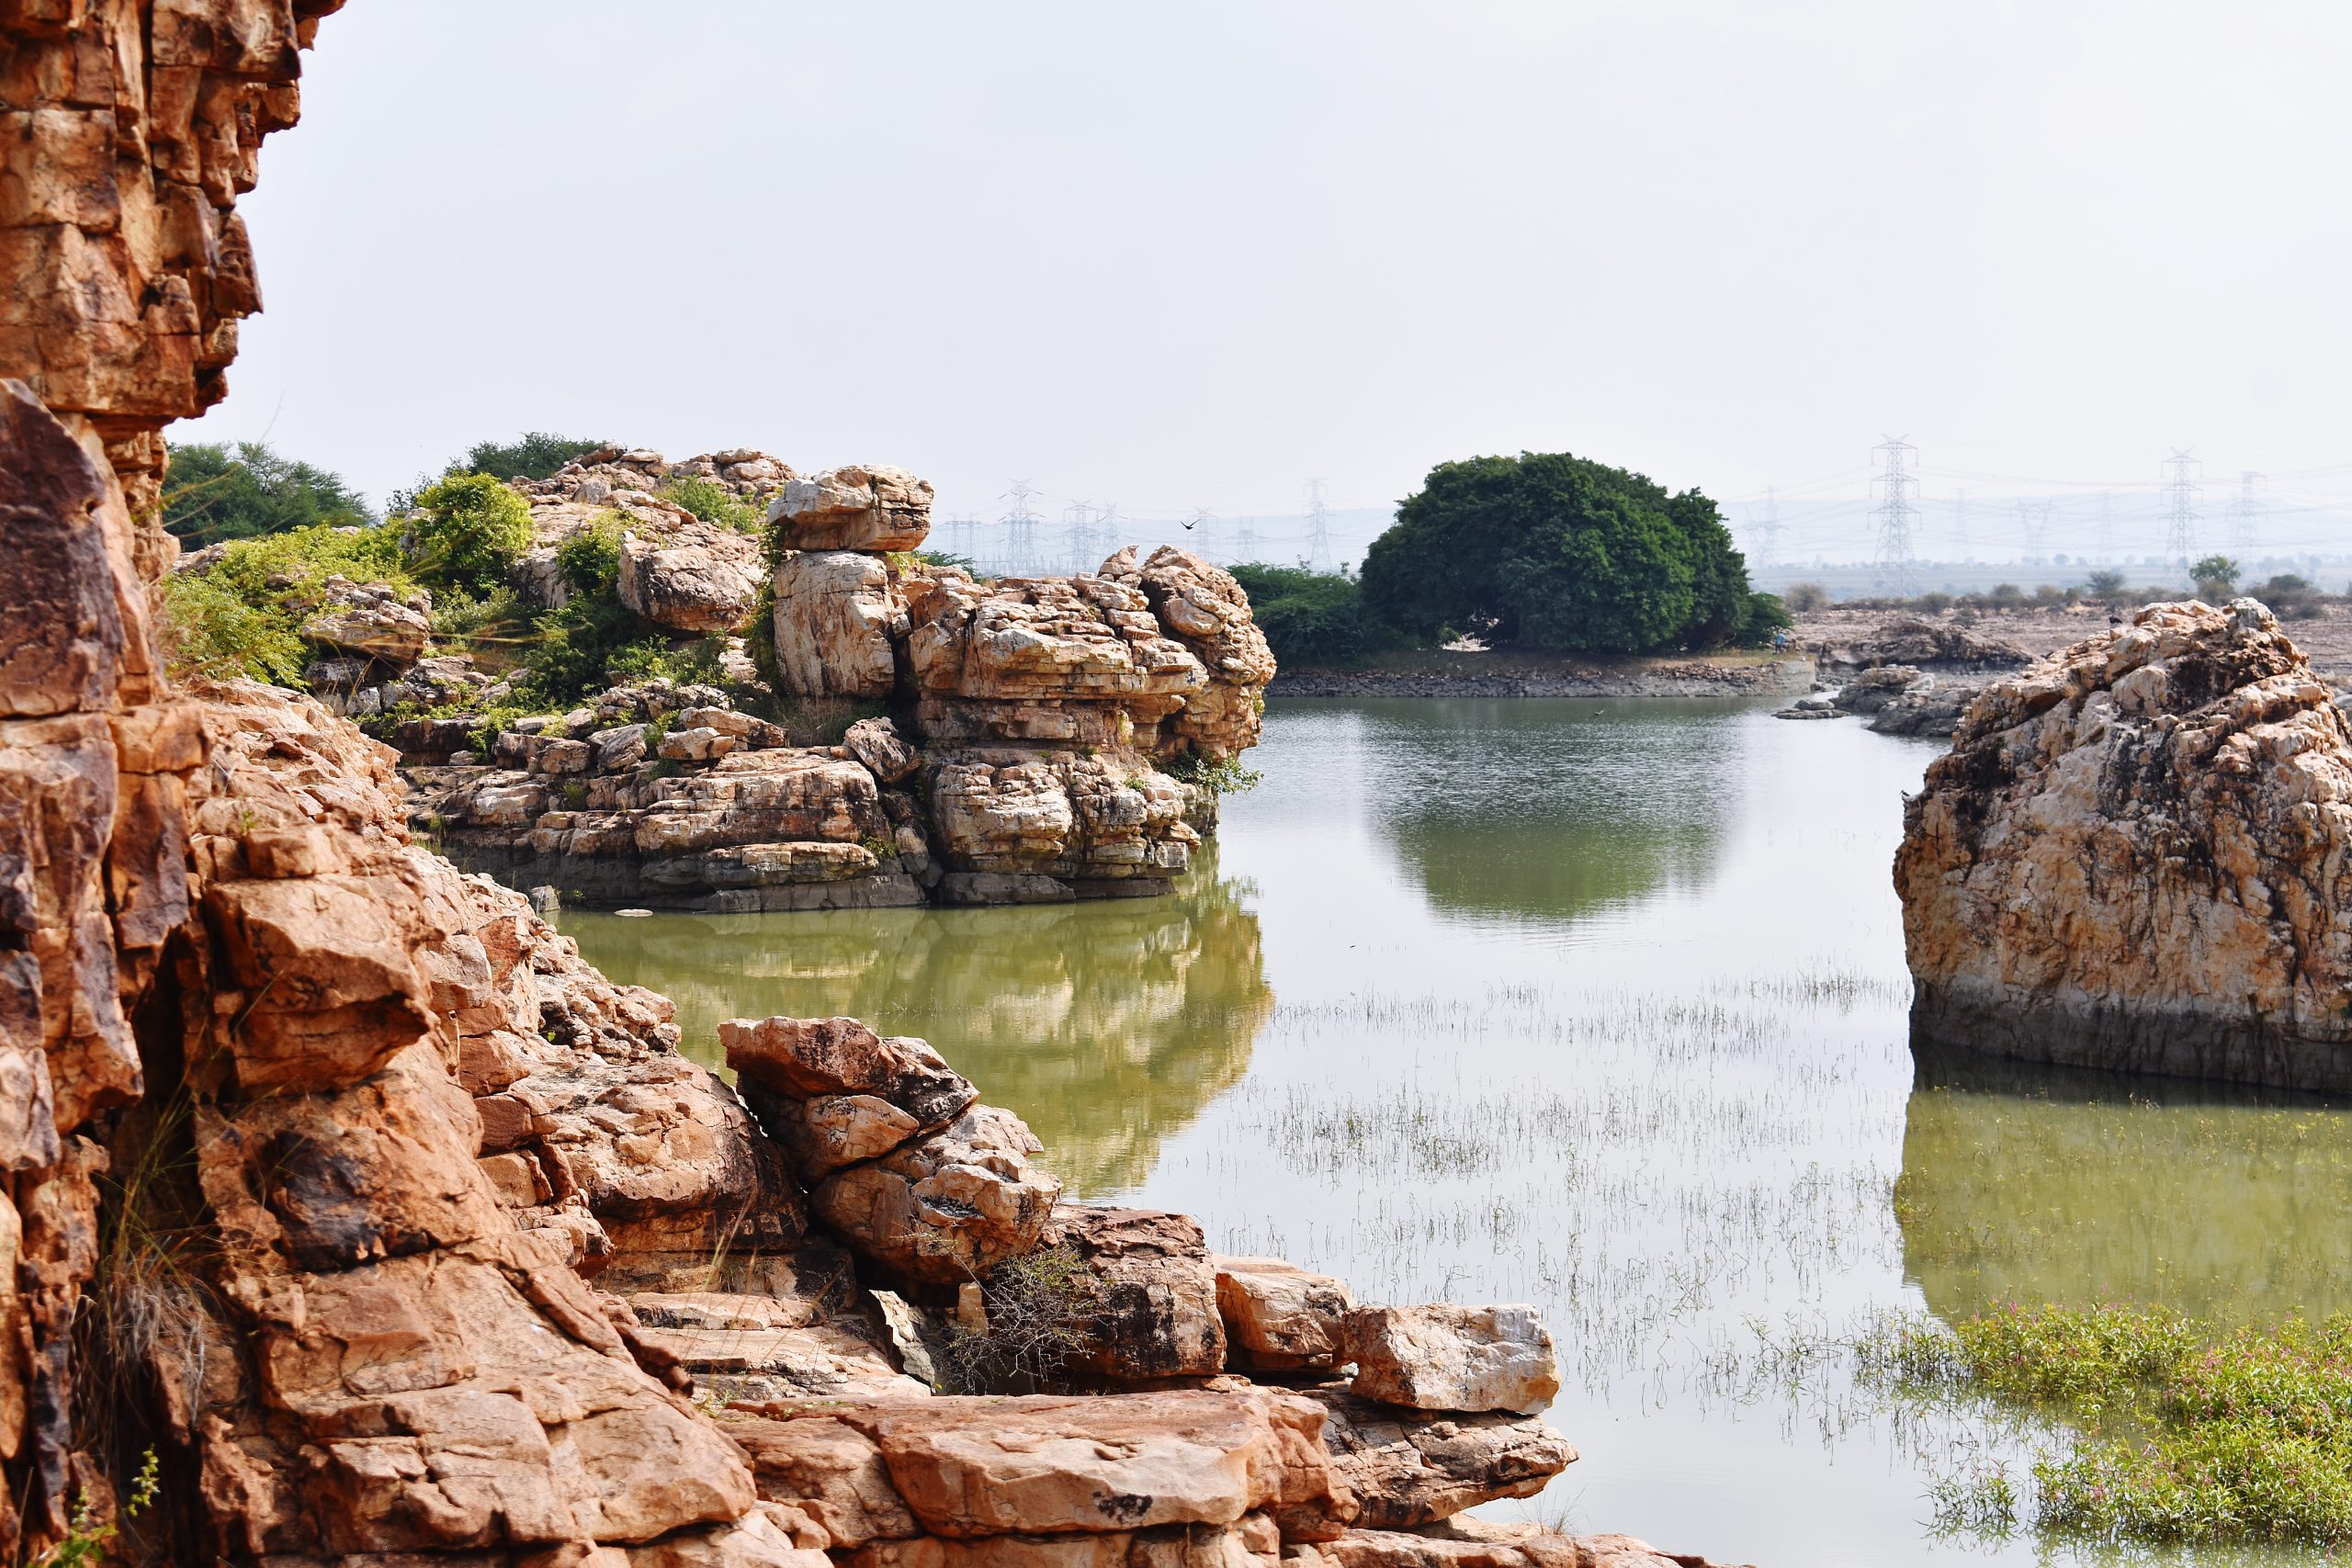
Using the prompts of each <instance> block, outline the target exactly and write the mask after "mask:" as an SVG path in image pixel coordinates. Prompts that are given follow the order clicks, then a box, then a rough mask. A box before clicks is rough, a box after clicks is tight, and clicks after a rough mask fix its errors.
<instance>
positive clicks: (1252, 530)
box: [1233, 517, 1258, 565]
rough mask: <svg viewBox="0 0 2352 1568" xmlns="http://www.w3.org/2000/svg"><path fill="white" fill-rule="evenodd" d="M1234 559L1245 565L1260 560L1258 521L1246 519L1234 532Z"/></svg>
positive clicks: (1252, 518) (1253, 518)
mask: <svg viewBox="0 0 2352 1568" xmlns="http://www.w3.org/2000/svg"><path fill="white" fill-rule="evenodd" d="M1233 558H1234V559H1235V560H1236V561H1238V562H1240V563H1242V564H1244V565H1247V564H1250V563H1252V562H1254V561H1256V560H1257V558H1258V520H1257V519H1256V518H1255V517H1244V518H1243V519H1242V520H1241V521H1240V522H1239V523H1238V524H1237V525H1235V527H1234V530H1233Z"/></svg>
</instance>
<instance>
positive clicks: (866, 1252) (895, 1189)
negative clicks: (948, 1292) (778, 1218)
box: [809, 1105, 1062, 1285]
mask: <svg viewBox="0 0 2352 1568" xmlns="http://www.w3.org/2000/svg"><path fill="white" fill-rule="evenodd" d="M1043 1147H1044V1146H1043V1145H1040V1144H1039V1143H1038V1142H1037V1138H1036V1134H1034V1133H1032V1132H1030V1131H1029V1128H1028V1125H1027V1123H1025V1122H1023V1121H1022V1120H1021V1118H1020V1117H1018V1116H1015V1115H1014V1114H1013V1113H1012V1111H1003V1110H1000V1109H999V1108H997V1107H995V1106H993V1105H975V1106H973V1107H971V1108H970V1109H969V1110H967V1111H965V1112H964V1113H963V1114H962V1115H961V1116H959V1117H957V1118H956V1121H955V1122H952V1123H950V1124H949V1125H948V1126H946V1127H944V1128H942V1129H940V1130H939V1131H938V1132H936V1133H932V1134H926V1135H924V1136H922V1137H920V1138H917V1139H915V1140H914V1141H912V1142H911V1143H908V1144H904V1145H900V1146H899V1147H898V1148H897V1149H894V1150H892V1151H891V1152H890V1153H889V1154H888V1155H885V1156H882V1157H881V1158H879V1159H876V1160H871V1161H868V1162H866V1163H865V1164H861V1165H853V1166H849V1167H847V1168H843V1169H841V1170H837V1171H835V1172H833V1173H832V1174H831V1176H828V1177H826V1178H825V1179H823V1180H822V1181H820V1183H818V1185H817V1187H816V1188H815V1190H813V1191H811V1192H810V1194H809V1202H810V1205H811V1207H812V1208H813V1209H814V1211H815V1213H818V1214H819V1215H820V1216H822V1218H823V1219H824V1221H825V1223H826V1224H827V1225H829V1226H831V1229H832V1230H833V1232H834V1234H835V1235H839V1236H840V1237H841V1238H842V1240H843V1241H845V1242H847V1243H848V1244H849V1245H850V1247H853V1248H854V1249H855V1250H856V1251H857V1252H859V1253H860V1254H861V1255H863V1256H865V1257H866V1258H871V1259H873V1260H874V1261H875V1262H876V1263H877V1264H879V1265H881V1266H882V1268H883V1269H885V1270H886V1271H888V1273H889V1274H890V1275H892V1276H893V1277H896V1278H898V1279H902V1280H910V1281H913V1282H915V1283H919V1284H928V1285H955V1284H958V1283H960V1282H963V1281H965V1280H971V1279H974V1278H976V1277H977V1276H978V1275H980V1274H982V1273H985V1272H986V1271H988V1270H989V1269H992V1268H994V1267H995V1266H996V1265H997V1264H999V1263H1001V1262H1003V1261H1004V1260H1005V1259H1006V1258H1012V1257H1014V1256H1016V1255H1018V1254H1020V1253H1023V1252H1026V1251H1028V1250H1029V1249H1030V1248H1031V1247H1035V1245H1036V1243H1037V1236H1038V1234H1039V1233H1040V1232H1041V1231H1043V1230H1044V1229H1045V1227H1046V1220H1047V1219H1048V1218H1049V1217H1050V1216H1051V1215H1052V1213H1053V1208H1054V1201H1055V1200H1056V1199H1057V1198H1059V1197H1060V1196H1061V1189H1062V1184H1061V1183H1060V1182H1059V1181H1057V1180H1056V1179H1054V1178H1053V1177H1051V1176H1048V1175H1047V1174H1046V1172H1045V1171H1043V1170H1041V1169H1039V1168H1037V1167H1036V1166H1035V1165H1033V1164H1031V1163H1030V1159H1029V1156H1032V1155H1035V1154H1039V1153H1042V1152H1043Z"/></svg>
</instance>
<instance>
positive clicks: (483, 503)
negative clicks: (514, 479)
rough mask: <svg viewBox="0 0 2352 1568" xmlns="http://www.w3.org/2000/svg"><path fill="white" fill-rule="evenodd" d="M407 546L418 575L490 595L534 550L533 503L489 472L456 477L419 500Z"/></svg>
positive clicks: (431, 488) (428, 488) (443, 481)
mask: <svg viewBox="0 0 2352 1568" xmlns="http://www.w3.org/2000/svg"><path fill="white" fill-rule="evenodd" d="M416 505H417V513H416V515H414V516H413V517H411V518H410V519H409V524H408V538H407V541H406V543H407V546H408V552H409V555H410V558H411V559H412V561H413V567H414V570H415V573H416V575H417V577H418V578H419V579H420V580H422V581H424V582H426V583H429V584H432V585H433V586H435V587H451V588H458V589H462V590H464V591H465V592H468V593H471V594H475V595H477V596H479V595H482V594H486V593H488V592H492V590H494V589H495V588H497V587H498V586H499V585H500V584H501V583H503V582H504V581H505V580H506V574H507V572H508V571H509V570H512V569H513V567H514V565H515V561H516V560H517V559H519V558H521V557H522V554H523V552H524V551H525V550H526V549H528V548H530V546H531V507H530V503H529V502H526V501H525V500H524V499H523V498H522V497H521V496H519V495H517V494H515V492H514V491H511V490H509V489H507V488H506V486H505V485H503V483H501V482H500V481H498V480H497V479H492V478H491V477H490V476H489V475H487V474H451V475H450V476H449V477H448V478H447V479H438V480H435V482H434V483H433V484H431V485H428V486H426V487H425V489H424V491H422V492H421V493H419V494H418V496H417V498H416Z"/></svg>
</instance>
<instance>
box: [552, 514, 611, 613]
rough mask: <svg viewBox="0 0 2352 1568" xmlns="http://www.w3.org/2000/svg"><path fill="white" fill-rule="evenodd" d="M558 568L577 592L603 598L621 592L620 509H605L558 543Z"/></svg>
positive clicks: (570, 586)
mask: <svg viewBox="0 0 2352 1568" xmlns="http://www.w3.org/2000/svg"><path fill="white" fill-rule="evenodd" d="M555 569H556V570H557V572H558V573H560V575H561V576H562V578H563V581H564V583H565V585H566V586H567V587H569V588H570V589H571V592H574V593H584V594H586V595H588V596H589V597H591V598H600V599H601V598H609V597H610V596H611V595H613V594H614V593H616V592H619V589H620V581H621V520H620V513H616V512H607V513H603V514H602V515H600V516H599V517H598V518H597V519H596V520H595V521H594V522H593V523H591V524H589V525H587V526H586V527H584V528H581V529H578V530H576V531H574V532H573V533H572V534H571V536H570V537H568V538H566V539H565V540H564V541H563V542H562V543H561V544H560V545H558V546H556V547H555Z"/></svg>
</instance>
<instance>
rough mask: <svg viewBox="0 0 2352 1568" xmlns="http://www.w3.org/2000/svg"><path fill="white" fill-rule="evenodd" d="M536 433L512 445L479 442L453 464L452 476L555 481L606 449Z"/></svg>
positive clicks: (597, 442)
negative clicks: (574, 465) (562, 470)
mask: <svg viewBox="0 0 2352 1568" xmlns="http://www.w3.org/2000/svg"><path fill="white" fill-rule="evenodd" d="M600 446H605V442H602V441H580V440H575V439H573V438H572V437H571V436H568V435H553V434H548V432H547V431H544V430H533V431H529V432H526V433H525V434H522V435H518V436H516V437H515V439H514V440H512V441H477V442H475V443H474V444H473V445H472V446H469V447H468V448H467V449H466V455H465V456H464V457H459V458H458V459H457V460H456V461H455V462H453V463H451V464H450V465H449V467H448V468H447V473H450V474H488V475H489V476H490V477H491V478H492V479H553V478H554V477H555V472H556V470H557V469H558V468H562V467H563V466H564V465H565V464H566V463H569V462H571V460H572V459H573V458H574V457H582V456H583V455H585V454H587V453H590V452H594V451H595V450H596V449H597V448H598V447H600Z"/></svg>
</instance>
